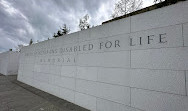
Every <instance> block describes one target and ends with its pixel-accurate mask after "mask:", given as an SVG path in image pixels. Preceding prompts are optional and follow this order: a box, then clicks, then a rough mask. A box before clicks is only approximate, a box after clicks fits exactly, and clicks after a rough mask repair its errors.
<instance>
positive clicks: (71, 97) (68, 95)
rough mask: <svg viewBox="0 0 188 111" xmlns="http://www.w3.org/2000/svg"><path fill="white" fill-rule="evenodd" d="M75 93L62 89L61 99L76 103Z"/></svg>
mask: <svg viewBox="0 0 188 111" xmlns="http://www.w3.org/2000/svg"><path fill="white" fill-rule="evenodd" d="M74 95H75V92H74V91H73V90H69V89H66V88H60V97H61V98H65V99H66V100H68V101H70V102H72V103H74Z"/></svg>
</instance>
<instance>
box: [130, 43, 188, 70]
mask: <svg viewBox="0 0 188 111" xmlns="http://www.w3.org/2000/svg"><path fill="white" fill-rule="evenodd" d="M187 57H188V48H186V47H182V48H161V49H148V50H135V51H131V67H132V68H147V69H172V70H188V61H187Z"/></svg>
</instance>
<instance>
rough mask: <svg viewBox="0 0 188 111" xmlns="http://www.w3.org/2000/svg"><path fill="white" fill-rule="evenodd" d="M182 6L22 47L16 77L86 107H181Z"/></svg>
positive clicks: (178, 110) (113, 110)
mask: <svg viewBox="0 0 188 111" xmlns="http://www.w3.org/2000/svg"><path fill="white" fill-rule="evenodd" d="M187 6H188V1H184V2H178V3H177V4H174V5H171V6H167V7H163V8H160V9H156V10H153V11H149V12H145V13H141V14H137V15H134V16H130V17H126V18H123V19H120V20H116V21H113V22H109V23H106V24H103V25H101V26H97V27H94V28H90V29H87V30H84V31H79V32H76V33H73V34H68V35H65V36H62V37H59V38H55V39H52V40H48V41H43V42H40V43H37V44H33V45H31V46H27V47H24V48H23V49H22V51H21V56H20V63H19V74H18V80H19V81H21V82H24V83H26V84H29V85H31V86H33V87H36V88H38V89H41V90H43V91H46V92H48V93H50V94H53V95H55V96H58V97H60V98H62V99H65V100H67V101H70V102H72V103H74V104H77V105H79V106H82V107H85V108H87V109H89V110H91V111H187V109H188V96H187V95H188V93H187V92H188V82H187V81H188V61H187V59H188V58H187V57H188V47H187V43H188V41H187V40H188V39H187V38H188V33H187V32H188V31H187V29H188V11H187V10H188V7H187ZM161 18H162V19H161Z"/></svg>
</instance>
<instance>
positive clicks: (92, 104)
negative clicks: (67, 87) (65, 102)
mask: <svg viewBox="0 0 188 111" xmlns="http://www.w3.org/2000/svg"><path fill="white" fill-rule="evenodd" d="M96 101H97V100H96V97H94V96H90V95H86V94H83V93H79V92H76V93H75V104H78V105H79V106H82V107H84V108H86V109H89V110H91V111H96Z"/></svg>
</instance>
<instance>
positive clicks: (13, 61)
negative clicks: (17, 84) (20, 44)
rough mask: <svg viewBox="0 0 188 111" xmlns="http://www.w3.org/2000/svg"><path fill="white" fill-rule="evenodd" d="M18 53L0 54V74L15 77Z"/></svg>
mask: <svg viewBox="0 0 188 111" xmlns="http://www.w3.org/2000/svg"><path fill="white" fill-rule="evenodd" d="M19 55H20V53H19V52H12V51H8V52H3V53H0V73H1V74H4V75H17V74H18V64H19Z"/></svg>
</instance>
